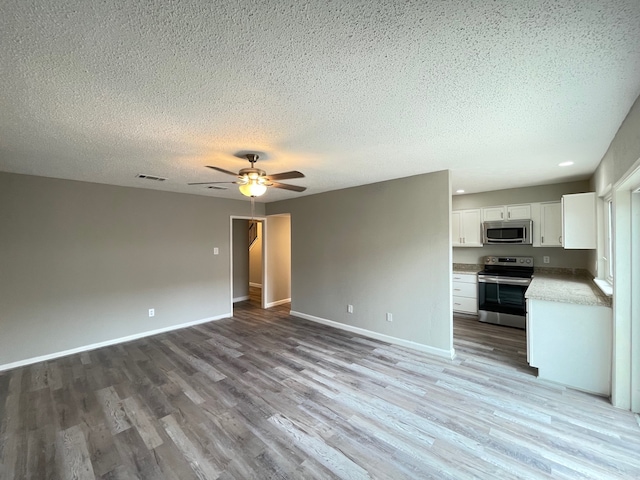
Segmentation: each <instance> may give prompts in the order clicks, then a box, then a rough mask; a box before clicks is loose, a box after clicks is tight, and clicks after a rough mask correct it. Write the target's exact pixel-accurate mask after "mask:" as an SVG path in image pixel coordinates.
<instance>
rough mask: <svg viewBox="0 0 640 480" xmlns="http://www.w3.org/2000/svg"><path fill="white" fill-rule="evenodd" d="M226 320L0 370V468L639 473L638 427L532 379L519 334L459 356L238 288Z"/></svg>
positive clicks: (97, 472) (35, 474) (176, 473)
mask: <svg viewBox="0 0 640 480" xmlns="http://www.w3.org/2000/svg"><path fill="white" fill-rule="evenodd" d="M234 312H235V313H234V318H233V319H227V320H221V321H218V322H212V323H209V324H204V325H200V326H196V327H192V328H187V329H183V330H180V331H176V332H171V333H166V334H162V335H158V336H155V337H150V338H146V339H142V340H138V341H135V342H131V343H127V344H123V345H118V346H112V347H107V348H102V349H99V350H94V351H91V352H88V353H83V354H79V355H74V356H69V357H65V358H61V359H58V360H55V361H50V362H46V363H40V364H36V365H32V366H28V367H24V368H20V369H15V370H12V371H9V372H4V373H2V374H0V477H1V478H3V479H13V478H30V479H31V478H33V479H56V478H59V479H67V478H104V479H115V478H152V479H161V478H171V479H189V478H201V479H216V478H220V479H231V478H242V479H245V478H259V479H262V478H384V479H401V478H407V479H416V478H437V479H447V478H451V479H465V478H488V479H496V478H500V479H503V478H523V479H534V478H595V479H608V478H624V479H631V478H640V427H639V426H638V424H637V422H636V419H635V417H634V415H632V414H631V413H630V412H626V411H620V410H616V409H614V408H613V407H612V406H611V405H610V404H609V402H608V401H607V400H606V399H603V398H599V397H595V396H591V395H588V394H584V393H580V392H576V391H572V390H568V389H565V388H563V387H560V386H557V385H553V384H549V383H545V382H542V381H538V380H537V379H536V378H535V377H534V376H533V375H532V371H531V369H529V368H528V367H527V365H526V352H525V341H524V332H522V331H518V330H513V329H509V328H504V327H497V326H493V325H485V324H480V323H479V322H476V321H472V320H465V319H462V318H456V320H455V322H454V325H455V332H456V333H455V338H456V341H455V347H456V350H457V352H458V356H457V357H456V359H455V360H453V361H450V360H445V359H441V358H437V357H433V356H430V355H426V354H421V353H418V352H415V351H412V350H408V349H405V348H400V347H397V346H392V345H389V344H386V343H384V342H379V341H376V340H371V339H367V338H364V337H361V336H358V335H354V334H351V333H346V332H343V331H339V330H335V329H332V328H329V327H326V326H321V325H317V324H313V323H310V322H307V321H304V320H300V319H294V318H292V317H290V316H288V314H287V312H288V306H282V307H276V308H274V309H271V310H269V311H263V310H260V309H259V308H256V307H255V306H254V305H252V302H251V301H248V302H243V303H242V304H237V305H236V308H235V310H234Z"/></svg>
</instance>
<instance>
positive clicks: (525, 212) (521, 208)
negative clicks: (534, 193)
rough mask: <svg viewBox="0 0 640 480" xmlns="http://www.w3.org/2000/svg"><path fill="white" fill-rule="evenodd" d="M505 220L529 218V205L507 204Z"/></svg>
mask: <svg viewBox="0 0 640 480" xmlns="http://www.w3.org/2000/svg"><path fill="white" fill-rule="evenodd" d="M507 220H531V205H529V204H526V205H507Z"/></svg>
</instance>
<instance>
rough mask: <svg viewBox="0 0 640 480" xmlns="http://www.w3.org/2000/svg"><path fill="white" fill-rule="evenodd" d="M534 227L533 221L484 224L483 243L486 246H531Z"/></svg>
mask: <svg viewBox="0 0 640 480" xmlns="http://www.w3.org/2000/svg"><path fill="white" fill-rule="evenodd" d="M532 227H533V222H532V221H531V220H512V221H509V222H484V223H483V224H482V243H483V244H485V245H506V244H515V245H531V244H532V241H531V239H532V236H531V229H532Z"/></svg>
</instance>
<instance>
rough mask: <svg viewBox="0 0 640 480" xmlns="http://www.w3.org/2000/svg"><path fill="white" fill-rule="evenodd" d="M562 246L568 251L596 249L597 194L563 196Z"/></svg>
mask: <svg viewBox="0 0 640 480" xmlns="http://www.w3.org/2000/svg"><path fill="white" fill-rule="evenodd" d="M562 245H563V247H564V248H566V249H595V248H596V194H595V192H589V193H577V194H574V195H563V196H562Z"/></svg>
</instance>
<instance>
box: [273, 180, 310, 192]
mask: <svg viewBox="0 0 640 480" xmlns="http://www.w3.org/2000/svg"><path fill="white" fill-rule="evenodd" d="M269 186H270V187H276V188H282V189H284V190H291V191H293V192H304V191H305V190H306V189H307V187H299V186H298V185H289V184H288V183H278V182H272V183H271V185H269Z"/></svg>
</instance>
